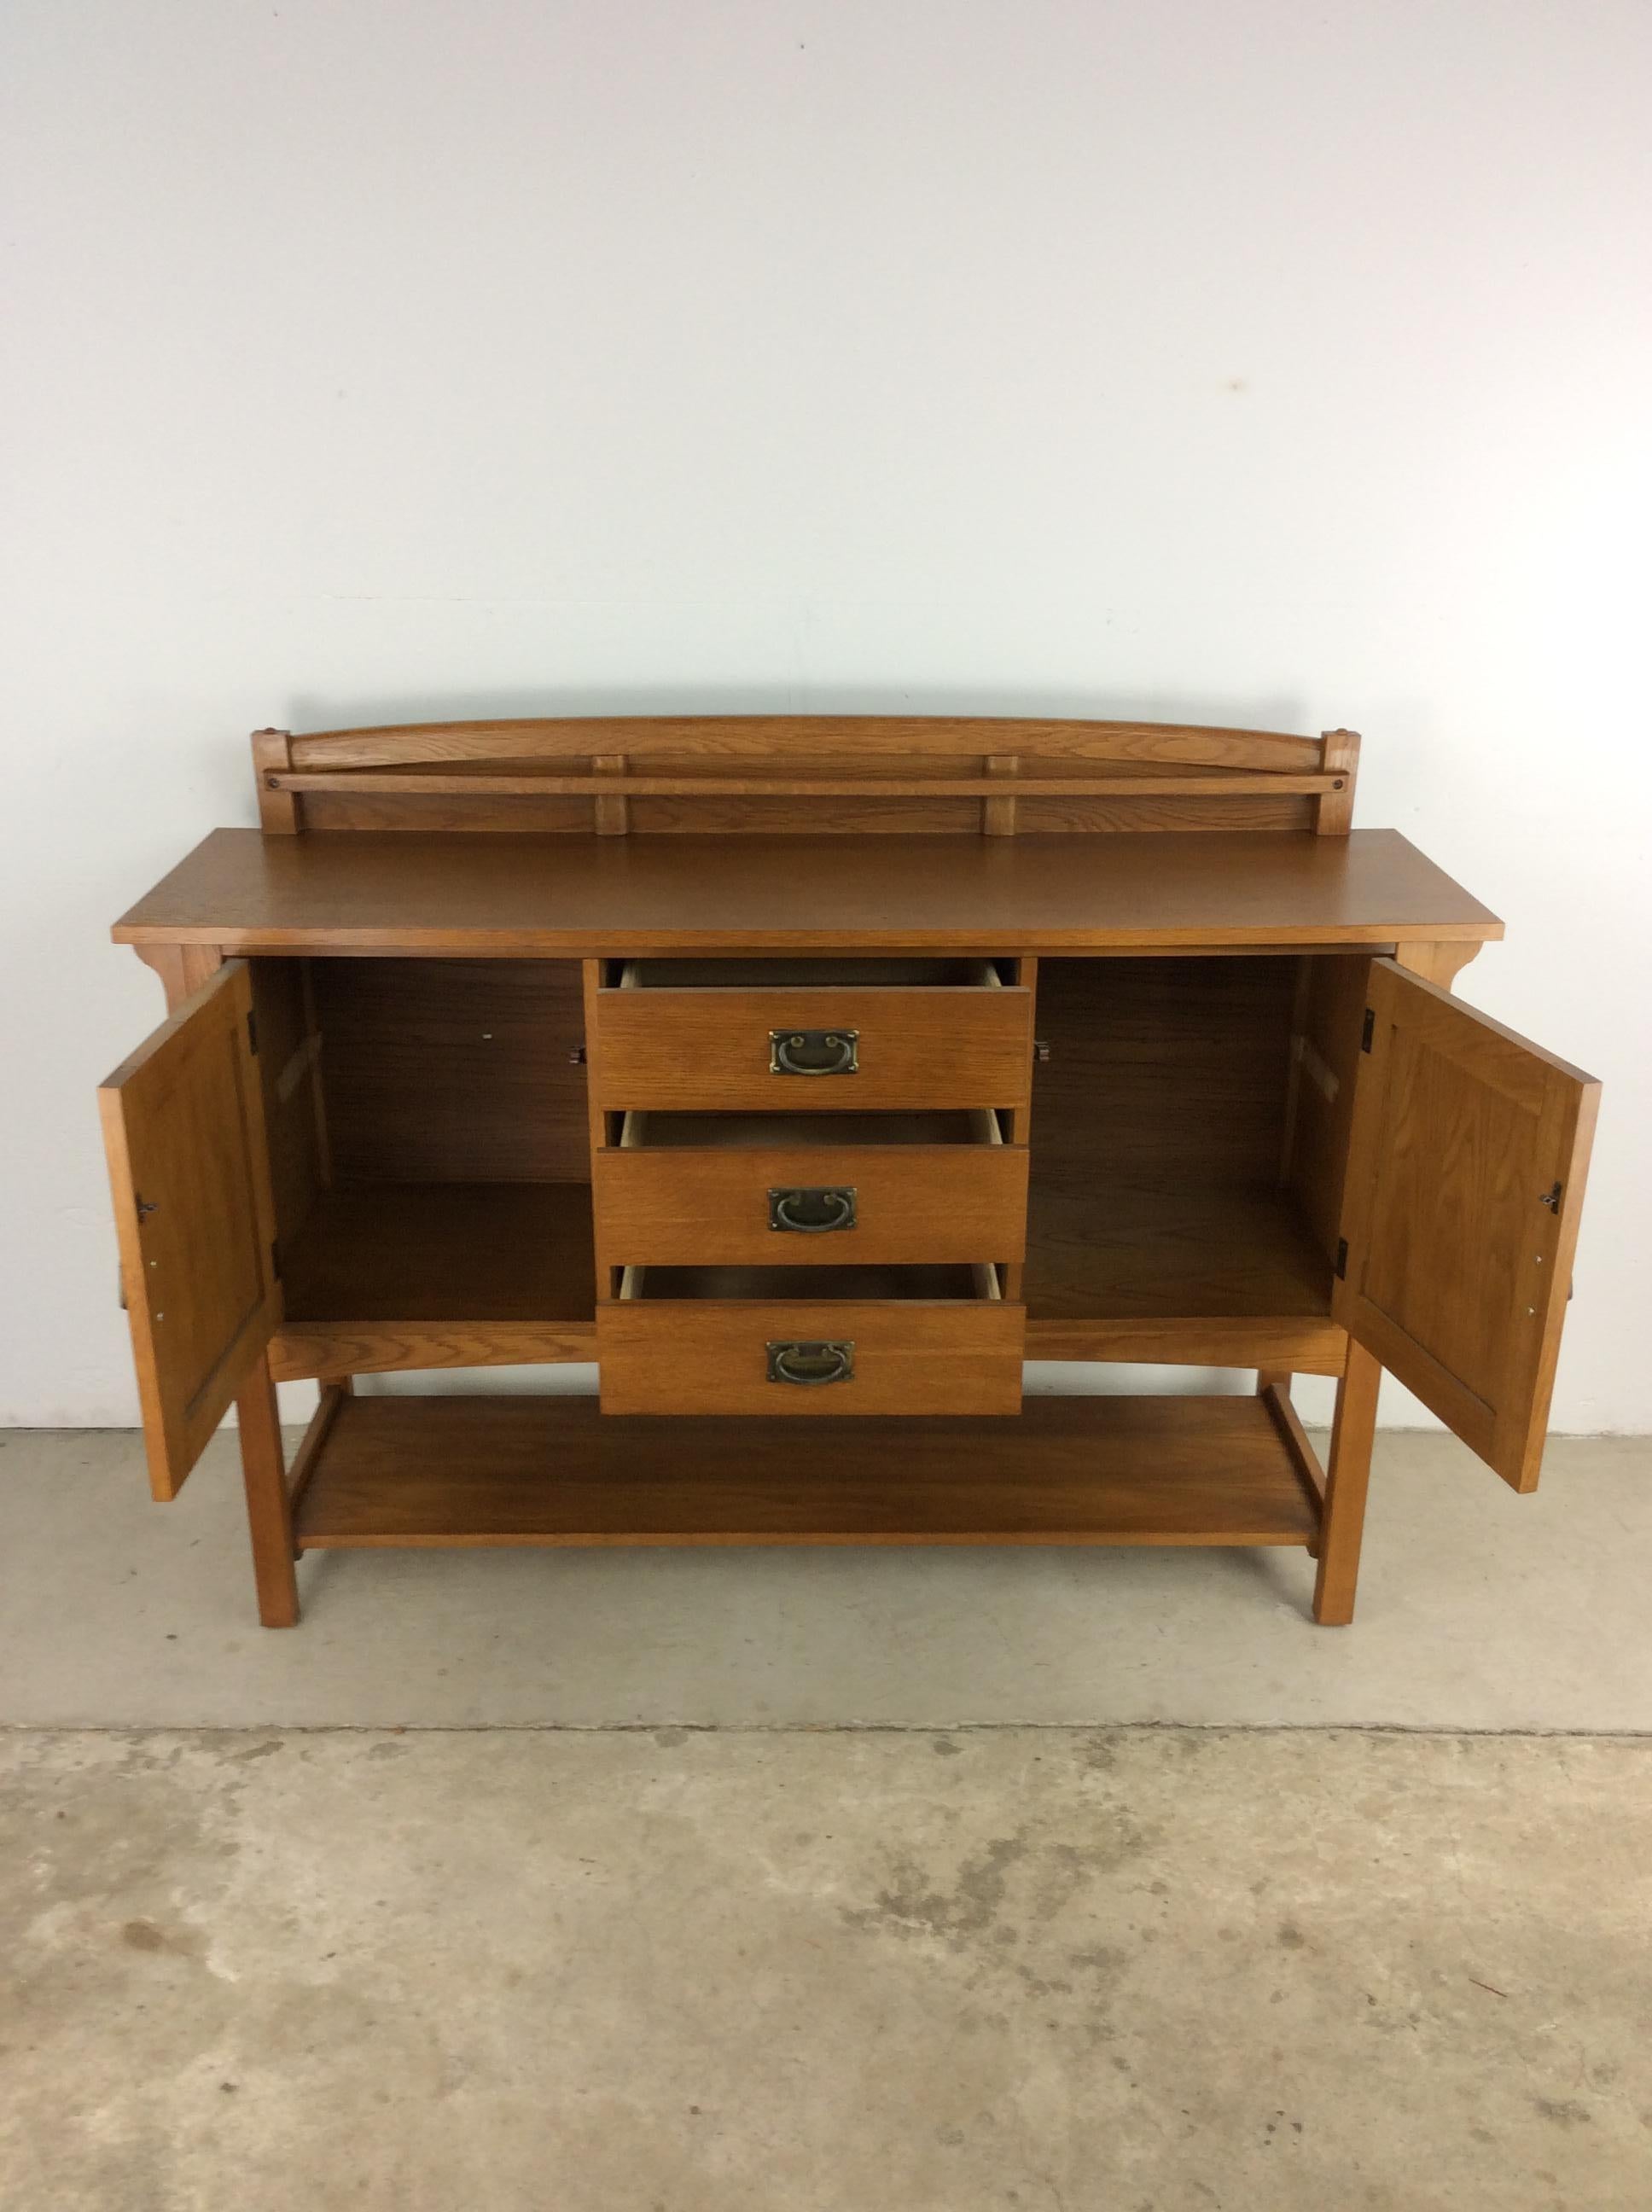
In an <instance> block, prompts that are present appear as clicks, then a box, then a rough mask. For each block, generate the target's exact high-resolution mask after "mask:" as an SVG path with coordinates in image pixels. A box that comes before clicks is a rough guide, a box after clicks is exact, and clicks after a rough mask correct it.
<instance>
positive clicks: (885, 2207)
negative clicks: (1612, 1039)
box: [0, 1432, 1652, 2212]
mask: <svg viewBox="0 0 1652 2212" xmlns="http://www.w3.org/2000/svg"><path fill="white" fill-rule="evenodd" d="M233 1453H234V1440H233V1439H232V1438H221V1439H219V1440H218V1442H217V1443H216V1444H215V1446H214V1447H213V1451H212V1455H211V1457H210V1462H209V1463H208V1464H207V1465H204V1466H203V1468H202V1469H201V1470H200V1471H199V1472H198V1474H197V1475H196V1477H195V1478H194V1479H193V1480H192V1481H191V1484H190V1486H189V1487H188V1489H187V1490H186V1491H185V1494H184V1497H183V1498H182V1499H181V1501H180V1502H179V1504H177V1505H175V1506H173V1507H171V1508H168V1509H161V1508H156V1507H153V1506H151V1505H149V1504H148V1503H147V1502H146V1500H145V1497H144V1493H143V1485H142V1478H141V1473H140V1458H139V1453H138V1449H137V1440H136V1439H135V1438H134V1437H131V1436H127V1435H95V1436H75V1435H70V1434H65V1433H62V1432H54V1433H52V1434H48V1435H45V1436H39V1437H23V1436H19V1435H16V1434H13V1435H11V1436H9V1437H5V1438H4V1440H3V1443H0V1723H6V1724H9V1729H10V1733H5V1732H4V1729H3V1728H0V2208H3V2212H228V2208H231V2207H233V2208H234V2212H299V2208H302V2212H335V2208H337V2212H343V2208H367V2212H380V2208H383V2212H461V2209H462V2212H473V2208H476V2207H483V2208H485V2212H978V2208H979V2209H980V2212H985V2208H987V2207H993V2208H1021V2212H1212V2208H1214V2212H1223V2208H1226V2212H1308V2208H1309V2207H1311V2208H1313V2212H1327V2209H1328V2212H1433V2208H1436V2207H1437V2208H1439V2212H1447V2209H1448V2208H1449V2212H1618V2208H1622V2212H1645V2208H1646V2207H1647V2206H1648V2205H1649V2204H1652V1941H1649V1939H1652V1850H1649V1848H1648V1838H1649V1837H1652V1637H1649V1634H1648V1629H1647V1618H1648V1616H1647V1598H1646V1592H1647V1590H1648V1589H1649V1587H1652V1582H1649V1576H1648V1572H1647V1569H1648V1564H1649V1551H1652V1480H1649V1469H1652V1447H1649V1446H1648V1445H1647V1444H1645V1443H1621V1442H1619V1443H1613V1442H1606V1443H1558V1444H1557V1445H1556V1446H1555V1447H1553V1449H1552V1452H1551V1455H1550V1461H1549V1464H1548V1468H1547V1469H1546V1474H1545V1478H1544V1486H1543V1489H1542V1490H1541V1492H1540V1493H1539V1495H1538V1497H1537V1498H1534V1499H1529V1500H1521V1499H1516V1498H1513V1497H1512V1496H1511V1495H1509V1493H1508V1492H1505V1491H1503V1489H1502V1487H1501V1486H1500V1485H1498V1484H1497V1482H1496V1481H1495V1480H1493V1479H1492V1478H1491V1476H1489V1475H1487V1474H1485V1473H1484V1472H1483V1470H1481V1469H1480V1468H1478V1467H1477V1466H1476V1465H1475V1464H1474V1463H1473V1462H1471V1461H1469V1460H1468V1459H1467V1455H1465V1454H1463V1453H1462V1452H1461V1450H1460V1449H1459V1448H1458V1447H1457V1446H1455V1444H1453V1443H1450V1442H1449V1440H1447V1439H1444V1438H1439V1437H1402V1436H1389V1437H1385V1438H1383V1439H1382V1442H1381V1443H1380V1446H1379V1455H1378V1463H1377V1473H1376V1482H1375V1486H1374V1492H1373V1506H1372V1519H1371V1530H1370V1543H1369V1547H1368V1564H1367V1569H1366V1575H1365V1579H1364V1585H1363V1595H1362V1602H1361V1612H1360V1620H1359V1622H1358V1624H1357V1626H1355V1627H1354V1628H1353V1629H1351V1630H1342V1631H1319V1630H1315V1629H1314V1628H1313V1627H1312V1626H1310V1625H1309V1622H1308V1620H1307V1619H1306V1617H1305V1611H1304V1608H1305V1605H1306V1600H1307V1595H1308V1591H1309V1586H1310V1578H1311V1567H1310V1565H1309V1562H1308V1561H1307V1560H1306V1559H1305V1558H1302V1557H1299V1556H1297V1555H1295V1554H1280V1553H1248V1554H1247V1553H1237V1554H1219V1553H1208V1554H1201V1553H1185V1552H1184V1553H1174V1552H1157V1553H1156V1552H1121V1553H1060V1552H1054V1551H1052V1552H1038V1551H1029V1552H1003V1553H994V1552H987V1551H983V1552H975V1553H957V1552H955V1553H945V1552H942V1553H899V1552H894V1553H873V1552H867V1553H853V1552H843V1553H833V1552H823V1553H821V1552H817V1553H785V1552H769V1553H763V1552H752V1553H608V1554H604V1553H562V1554H558V1553H515V1554H511V1553H422V1554H419V1553H410V1554H396V1553H376V1554H374V1553H360V1554H355V1555H333V1556H331V1557H328V1558H323V1559H313V1560H310V1561H308V1562H307V1563H306V1565H305V1566H304V1568H303V1569H302V1577H303V1581H304V1587H305V1600H306V1605H307V1620H306V1623H305V1625H304V1626H302V1627H301V1628H300V1629H299V1630H298V1631H296V1632H290V1633H285V1634H266V1633H262V1632H259V1631H258V1629H257V1628H256V1627H255V1626H253V1625H252V1614H251V1608H250V1576H249V1571H248V1566H247V1562H246V1551H245V1534H244V1529H243V1527H242V1522H241V1518H240V1504H239V1498H238V1485H237V1484H236V1482H235V1480H234V1470H233V1465H232V1461H233ZM1144 1720H1145V1721H1157V1722H1161V1723H1191V1724H1193V1725H1180V1726H1177V1725H1170V1726H1158V1727H1140V1726H1134V1727H1132V1726H1118V1725H1108V1723H1119V1722H1121V1721H1124V1722H1130V1721H1135V1722H1139V1721H1144ZM1327 1721H1328V1722H1333V1723H1342V1724H1343V1725H1342V1726H1340V1727H1332V1728H1325V1727H1322V1726H1316V1725H1312V1724H1313V1723H1325V1722H1327ZM1235 1722H1241V1723H1267V1724H1271V1725H1262V1726H1255V1727H1252V1728H1249V1729H1246V1728H1242V1727H1239V1728H1236V1727H1234V1726H1233V1725H1231V1724H1232V1723H1235ZM225 1723H228V1724H230V1725H227V1726H226V1725H223V1724H225ZM375 1723H376V1724H379V1725H374V1724H375ZM383 1723H392V1724H393V1725H392V1726H390V1727H386V1726H384V1725H382V1724H383ZM857 1723H863V1724H864V1723H871V1724H872V1725H870V1726H867V1725H856V1724H857ZM1028 1723H1036V1725H1028ZM1279 1723H1292V1724H1294V1725H1288V1726H1281V1725H1279ZM1349 1723H1353V1724H1355V1725H1352V1726H1349V1725H1347V1724H1349ZM495 1724H502V1725H495ZM1384 1724H1386V1725H1384ZM1482 1730H1485V1731H1497V1730H1508V1731H1514V1733H1504V1734H1497V1733H1475V1731H1482ZM1546 1730H1554V1731H1571V1732H1572V1733H1553V1734H1544V1733H1540V1731H1546ZM1430 1731H1433V1732H1432V1733H1430ZM1612 1731H1619V1732H1620V1733H1618V1734H1615V1735H1614V1734H1613V1733H1611V1732H1612ZM1636 1731H1644V1732H1646V1733H1644V1734H1640V1735H1637V1734H1636V1733H1634V1732H1636Z"/></svg>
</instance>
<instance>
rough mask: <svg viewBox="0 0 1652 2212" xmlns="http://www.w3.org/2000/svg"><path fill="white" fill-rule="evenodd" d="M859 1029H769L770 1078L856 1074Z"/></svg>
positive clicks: (858, 1063) (857, 1069) (857, 1070)
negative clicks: (772, 1076)
mask: <svg viewBox="0 0 1652 2212" xmlns="http://www.w3.org/2000/svg"><path fill="white" fill-rule="evenodd" d="M859 1043H860V1032H859V1030H770V1031H769V1032H768V1072H769V1073H770V1074H771V1075H854V1074H857V1073H859V1066H860V1062H859V1056H858V1055H859Z"/></svg>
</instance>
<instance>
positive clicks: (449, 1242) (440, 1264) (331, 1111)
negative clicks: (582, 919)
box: [252, 959, 595, 1322]
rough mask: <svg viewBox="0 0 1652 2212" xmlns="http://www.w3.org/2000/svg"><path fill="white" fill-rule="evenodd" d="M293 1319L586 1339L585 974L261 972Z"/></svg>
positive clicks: (324, 963) (258, 981) (449, 964)
mask: <svg viewBox="0 0 1652 2212" xmlns="http://www.w3.org/2000/svg"><path fill="white" fill-rule="evenodd" d="M252 970H253V990H254V1002H255V1006H256V1009H257V1013H258V1035H259V1052H258V1062H259V1066H260V1068H261V1070H262V1072H263V1084H264V1115H265V1121H266V1126H267V1128H268V1132H269V1140H270V1161H271V1168H272V1180H273V1183H274V1188H275V1200H276V1234H277V1237H278V1240H279V1244H280V1250H281V1265H282V1281H283V1288H284V1291H285V1301H286V1312H287V1317H288V1320H289V1321H363V1322H366V1321H386V1320H405V1321H425V1320H428V1321H465V1320H469V1321H552V1322H554V1321H576V1320H584V1321H589V1320H590V1318H591V1316H592V1311H593V1310H594V1304H595V1300H594V1291H593V1281H594V1268H593V1260H592V1231H591V1164H590V1152H589V1142H590V1139H589V1132H588V1127H587V1123H586V1085H585V1069H584V1067H583V1066H581V1065H580V1052H581V1048H582V1047H583V1044H584V1038H585V1030H584V1015H583V1011H582V984H581V975H580V963H578V962H577V961H574V960H543V961H542V960H499V961H488V960H405V959H394V960H357V959H345V960H331V959H330V960H310V961H299V960H275V959H268V960H256V961H254V962H253V963H252Z"/></svg>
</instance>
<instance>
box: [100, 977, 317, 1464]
mask: <svg viewBox="0 0 1652 2212" xmlns="http://www.w3.org/2000/svg"><path fill="white" fill-rule="evenodd" d="M251 1013H252V983H251V979H250V977H249V975H248V973H247V969H246V963H245V961H239V960H237V961H231V962H230V963H228V965H226V966H225V967H223V968H221V969H219V970H218V971H217V973H216V975H213V976H212V977H211V978H210V981H208V982H206V983H205V984H204V985H203V987H202V988H201V989H200V990H198V991H197V992H196V993H195V994H194V996H193V997H191V998H189V999H186V1000H185V1001H184V1003H183V1004H182V1006H179V1008H178V1010H177V1012H175V1013H174V1014H173V1015H172V1016H171V1018H169V1019H168V1020H167V1021H166V1022H165V1023H164V1024H162V1025H161V1028H160V1029H158V1030H156V1031H155V1035H154V1036H152V1037H150V1038H149V1042H147V1043H146V1044H145V1045H143V1047H142V1048H141V1049H140V1050H139V1051H138V1052H137V1053H136V1054H133V1056H132V1058H131V1059H130V1060H127V1061H125V1063H124V1064H123V1065H122V1066H120V1067H118V1068H117V1069H116V1071H115V1073H113V1074H112V1076H111V1077H110V1078H109V1079H108V1081H107V1082H106V1083H105V1084H104V1085H102V1087H101V1089H100V1092H99V1097H98V1103H99V1107H100V1111H101V1114H102V1117H103V1130H104V1141H105V1145H106V1150H107V1152H108V1157H109V1174H110V1182H111V1184H112V1189H113V1194H114V1203H115V1220H116V1226H117V1229H118V1234H119V1238H120V1263H121V1273H122V1277H123V1279H124V1280H125V1286H126V1305H127V1314H128V1318H129V1320H130V1322H131V1332H132V1352H133V1357H134V1358H135V1360H136V1363H137V1381H138V1394H139V1397H140V1400H141V1401H142V1405H143V1432H144V1441H145V1444H146V1446H147V1449H148V1453H149V1479H150V1482H151V1484H152V1486H153V1487H154V1490H155V1496H156V1497H157V1498H175V1497H176V1496H177V1494H178V1492H179V1489H180V1487H181V1486H182V1485H183V1482H184V1479H185V1476H186V1475H187V1474H188V1473H189V1471H190V1469H191V1468H192V1467H193V1466H194V1464H195V1462H196V1461H197V1459H198V1458H199V1457H200V1455H201V1453H202V1452H203V1449H205V1447H206V1444H207V1441H208V1439H209V1438H210V1436H211V1434H212V1432H213V1431H214V1430H215V1429H216V1427H217V1425H218V1423H219V1421H220V1420H221V1419H222V1417H223V1415H224V1413H226V1412H227V1411H228V1407H229V1405H230V1402H231V1401H232V1400H233V1399H234V1397H235V1396H236V1395H237V1394H238V1393H239V1392H240V1389H241V1387H242V1385H243V1383H245V1382H246V1378H247V1376H248V1375H249V1374H250V1373H251V1371H252V1368H253V1366H254V1365H255V1364H257V1362H258V1359H259V1357H260V1355H261V1354H262V1352H263V1350H264V1346H265V1345H266V1344H267V1343H268V1341H269V1340H270V1333H271V1331H272V1329H273V1328H274V1327H275V1325H276V1321H277V1320H278V1319H279V1317H280V1297H279V1292H278V1291H277V1288H276V1280H275V1273H274V1267H273V1262H272V1257H271V1251H270V1246H271V1242H272V1239H273V1237H274V1235H275V1208H274V1202H273V1200H272V1197H271V1194H270V1170H269V1160H268V1155H267V1152H266V1149H265V1140H264V1103H263V1097H262V1094H261V1091H260V1088H259V1083H258V1070H257V1066H256V1064H255V1061H254V1058H253V1054H252V1039H251V1035H250V1031H249V1027H248V1018H249V1016H250V1015H251Z"/></svg>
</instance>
